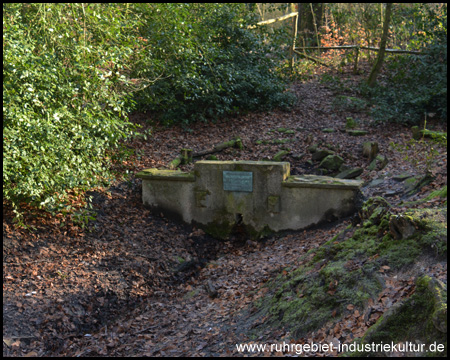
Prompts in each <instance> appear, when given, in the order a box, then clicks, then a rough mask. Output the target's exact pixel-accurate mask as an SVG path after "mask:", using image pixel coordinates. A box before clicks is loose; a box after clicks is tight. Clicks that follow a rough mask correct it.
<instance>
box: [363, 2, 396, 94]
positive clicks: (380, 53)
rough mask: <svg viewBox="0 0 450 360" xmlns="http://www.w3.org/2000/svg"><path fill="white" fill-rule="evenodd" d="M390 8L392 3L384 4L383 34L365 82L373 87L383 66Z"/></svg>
mask: <svg viewBox="0 0 450 360" xmlns="http://www.w3.org/2000/svg"><path fill="white" fill-rule="evenodd" d="M391 9H392V3H387V4H386V12H385V14H384V22H383V35H382V37H381V42H380V51H378V56H377V59H376V60H375V64H374V65H373V68H372V71H371V72H370V75H369V79H368V80H367V83H368V85H369V86H370V87H374V86H375V84H376V81H377V76H378V74H379V72H380V70H381V67H382V66H383V60H384V53H385V50H386V42H387V39H388V36H389V23H390V20H391Z"/></svg>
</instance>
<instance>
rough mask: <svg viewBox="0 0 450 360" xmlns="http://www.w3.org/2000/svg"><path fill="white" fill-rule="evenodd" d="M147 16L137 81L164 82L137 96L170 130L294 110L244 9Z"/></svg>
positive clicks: (146, 12) (198, 8) (156, 10)
mask: <svg viewBox="0 0 450 360" xmlns="http://www.w3.org/2000/svg"><path fill="white" fill-rule="evenodd" d="M135 10H136V11H138V12H139V13H141V14H143V23H144V24H143V26H142V28H141V29H142V30H141V36H142V37H143V38H144V39H146V41H147V47H146V49H145V51H143V52H142V53H141V56H142V57H141V59H140V62H139V64H138V65H137V66H136V69H135V72H134V73H133V75H134V76H136V77H139V78H150V79H152V78H156V77H160V80H158V81H157V82H155V84H154V85H153V86H151V87H147V88H146V89H144V90H143V91H140V92H138V93H137V94H136V98H135V99H136V101H137V103H138V105H139V107H140V108H141V109H144V110H151V111H153V112H156V113H157V114H159V115H160V118H161V119H162V120H163V121H164V122H165V123H167V124H172V123H184V124H187V123H190V122H192V121H197V120H205V119H215V118H217V117H221V116H223V115H228V114H233V113H238V112H242V111H249V110H267V109H270V108H274V107H283V106H288V105H289V104H290V103H291V102H292V96H290V94H288V93H285V92H284V90H285V84H284V83H283V82H282V80H281V79H280V78H279V77H278V76H277V75H276V74H275V72H274V68H275V66H274V65H275V64H274V63H273V60H272V59H271V58H270V57H269V56H268V55H269V54H268V53H269V51H268V48H267V47H266V46H265V45H264V42H263V41H262V38H261V37H260V36H259V35H258V31H257V30H249V29H247V26H248V25H250V24H254V23H255V22H256V19H255V18H254V16H253V15H252V14H251V13H249V12H248V11H247V8H246V7H245V5H244V4H183V5H181V4H151V5H141V6H137V7H136V9H135Z"/></svg>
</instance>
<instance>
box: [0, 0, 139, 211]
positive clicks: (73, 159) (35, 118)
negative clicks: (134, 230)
mask: <svg viewBox="0 0 450 360" xmlns="http://www.w3.org/2000/svg"><path fill="white" fill-rule="evenodd" d="M3 6H4V8H3V199H4V200H7V201H9V202H10V203H11V204H12V205H13V206H14V208H15V210H16V212H17V211H18V207H19V204H20V203H22V202H25V203H31V204H32V205H34V206H38V207H41V208H45V209H48V210H55V209H56V207H57V206H61V204H63V199H64V195H65V194H66V192H67V190H69V189H73V188H76V187H86V186H92V185H94V184H97V183H98V182H99V181H101V180H102V179H105V177H106V176H108V162H107V159H106V157H105V150H107V149H112V148H117V147H118V146H119V140H121V139H124V138H126V137H127V136H128V135H129V134H130V130H129V129H128V128H127V127H128V123H127V122H126V121H124V119H123V116H122V115H124V114H126V112H127V108H126V107H125V101H126V97H127V95H125V94H123V93H121V92H120V91H118V89H117V88H116V87H117V86H118V85H119V80H120V78H119V76H118V75H117V74H118V72H117V71H116V72H115V73H113V71H115V69H114V68H113V67H112V64H117V66H121V64H123V59H126V58H127V57H129V55H130V54H131V49H130V48H129V47H127V46H125V45H124V43H125V39H120V33H117V34H110V33H108V32H109V31H113V30H115V29H114V27H116V28H117V29H118V28H119V27H121V26H122V24H121V23H119V19H120V11H117V10H118V9H114V8H113V7H102V9H100V5H96V6H91V7H85V6H83V5H81V4H71V5H69V4H36V5H29V4H7V5H5V4H4V5H3ZM100 10H102V11H100ZM115 13H116V14H115ZM114 16H116V19H117V20H116V22H111V21H110V20H111V18H113V17H114ZM106 23H108V27H106V28H105V27H104V24H106ZM113 35H114V36H115V37H116V38H115V39H114V40H116V41H120V42H121V45H120V46H117V45H115V44H114V40H107V37H108V36H113ZM119 153H120V152H117V154H119Z"/></svg>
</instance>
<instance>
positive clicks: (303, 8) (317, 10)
mask: <svg viewBox="0 0 450 360" xmlns="http://www.w3.org/2000/svg"><path fill="white" fill-rule="evenodd" d="M311 7H312V11H311ZM323 10H324V3H312V4H310V3H298V13H299V20H298V28H299V29H298V31H299V33H301V34H302V35H301V36H303V38H304V39H306V40H307V41H308V40H309V39H313V38H314V34H315V32H316V26H317V28H320V26H322V18H323ZM314 18H315V20H316V24H315V25H316V26H315V25H314ZM317 45H318V46H319V45H320V44H317Z"/></svg>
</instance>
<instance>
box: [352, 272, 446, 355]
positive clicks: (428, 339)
mask: <svg viewBox="0 0 450 360" xmlns="http://www.w3.org/2000/svg"><path fill="white" fill-rule="evenodd" d="M446 333H447V289H446V285H444V284H443V283H442V282H440V281H438V280H436V279H433V278H431V277H429V276H427V275H424V276H422V277H420V278H419V279H418V280H417V281H416V291H415V293H414V294H413V295H412V296H411V297H410V298H408V299H407V300H405V301H403V302H399V303H397V304H395V305H394V306H393V307H392V308H390V309H389V310H387V311H386V312H385V313H384V314H383V316H382V317H380V319H379V320H378V321H377V322H376V323H375V324H374V325H373V326H372V327H371V328H370V329H369V330H368V331H367V332H366V334H365V335H364V337H363V338H362V339H361V341H360V344H362V345H365V344H382V343H384V344H401V345H398V346H397V347H396V350H397V352H399V353H403V354H405V355H407V356H419V355H422V356H431V357H434V356H446V355H447V336H446ZM408 343H409V345H408ZM438 344H439V345H441V346H442V350H443V351H437V347H435V345H438ZM361 348H362V347H361ZM368 348H369V347H368ZM370 350H372V349H370ZM353 355H360V356H361V355H364V356H367V355H369V356H380V355H381V356H384V355H386V354H385V353H384V352H380V351H367V352H359V353H358V354H353Z"/></svg>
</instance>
